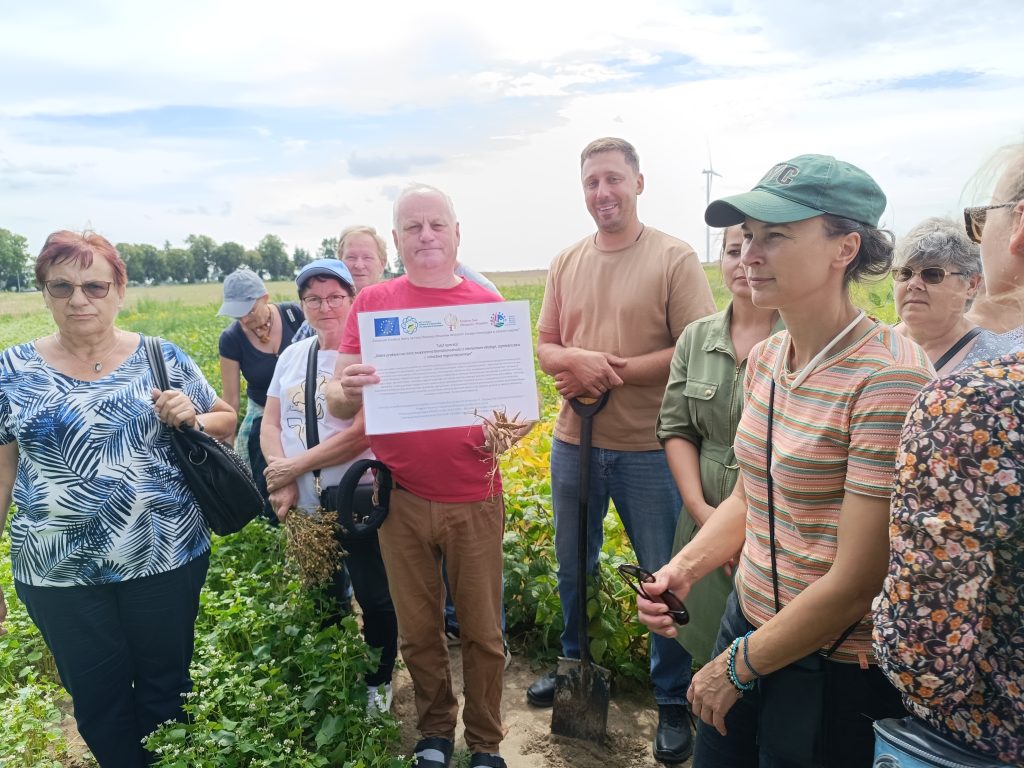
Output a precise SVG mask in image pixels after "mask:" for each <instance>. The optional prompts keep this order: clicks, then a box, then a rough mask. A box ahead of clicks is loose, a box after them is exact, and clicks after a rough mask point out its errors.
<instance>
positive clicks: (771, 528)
mask: <svg viewBox="0 0 1024 768" xmlns="http://www.w3.org/2000/svg"><path fill="white" fill-rule="evenodd" d="M774 417H775V377H774V376H772V388H771V392H770V393H769V394H768V435H767V443H768V449H767V453H768V456H767V460H766V463H765V470H766V472H765V474H766V480H767V483H768V543H769V546H770V550H771V560H772V590H773V592H774V597H775V613H776V614H777V613H778V612H779V611H781V610H782V601H780V600H779V566H778V563H777V560H776V549H775V484H774V482H773V480H772V423H773V422H774V421H775V418H774ZM858 624H860V621H855V622H853V624H851V625H850V626H849V627H847V628H846V631H844V632H843V634H841V635H840V636H839V639H838V640H836V641H835V642H834V643H833V644H832V647H830V648H829V649H828V650H827V651H826V652H825V657H826V658H828V657H829V656H831V655H832V654H833V653H835V652H836V650H837V649H838V648H839V646H840V645H842V644H843V643H844V642H845V641H846V638H848V637H849V636H850V634H851V633H852V632H853V630H855V629H856V628H857V625H858Z"/></svg>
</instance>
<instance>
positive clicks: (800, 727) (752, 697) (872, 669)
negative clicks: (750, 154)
mask: <svg viewBox="0 0 1024 768" xmlns="http://www.w3.org/2000/svg"><path fill="white" fill-rule="evenodd" d="M884 209H885V195H884V194H883V193H882V190H881V189H880V188H879V187H878V185H877V184H876V183H875V181H874V180H873V179H872V178H871V177H870V176H868V175H867V174H866V173H864V171H862V170H860V169H859V168H857V167H855V166H853V165H850V164H849V163H844V162H840V161H837V160H836V159H835V158H832V157H828V156H823V155H802V156H800V157H796V158H793V159H792V160H789V161H787V162H784V163H779V164H778V165H776V166H774V167H773V168H772V169H771V170H769V172H768V173H767V174H766V175H765V176H764V178H763V179H762V180H761V181H760V182H759V183H758V184H757V186H755V187H754V189H753V190H752V191H751V192H747V193H744V194H741V195H735V196H732V197H728V198H725V199H723V200H718V201H715V202H713V203H711V205H710V206H709V207H708V209H707V211H706V212H705V215H704V217H705V220H706V221H707V223H708V224H709V225H711V226H715V227H723V226H732V225H734V224H741V225H742V227H743V235H744V240H745V244H744V247H743V252H742V255H741V262H742V264H743V267H744V269H745V271H746V277H747V283H748V284H749V285H750V288H751V299H752V301H753V303H754V305H755V306H757V307H759V308H761V309H777V310H778V311H779V314H780V315H781V316H782V319H783V321H784V322H785V324H786V330H785V331H783V332H781V333H777V334H775V335H773V336H771V337H770V338H768V339H767V340H765V341H763V342H761V343H759V344H757V345H756V346H755V347H754V349H753V350H752V351H751V353H750V356H749V360H748V363H747V371H746V375H745V378H744V391H745V399H746V402H745V405H744V409H743V415H742V417H741V418H740V423H739V427H738V429H737V432H736V441H735V451H736V459H737V462H738V463H739V465H740V477H739V480H738V481H737V483H736V487H735V488H734V490H733V493H732V494H731V495H730V496H729V498H727V499H726V500H725V501H723V502H722V503H721V504H720V505H719V506H718V508H717V509H716V510H715V513H714V514H713V515H712V516H711V518H710V519H709V520H708V521H707V522H706V523H705V524H704V526H703V527H702V528H701V530H700V531H699V532H698V533H697V535H696V536H695V537H694V538H693V540H692V541H691V542H690V543H689V544H688V545H687V546H686V547H684V548H683V550H682V551H681V552H680V553H679V554H678V555H676V556H675V557H674V558H673V559H672V560H671V561H670V562H669V564H668V565H666V566H665V567H663V568H662V569H660V570H659V571H658V572H657V574H656V579H655V581H654V583H652V584H645V585H644V587H645V589H646V590H647V592H648V593H649V594H651V595H654V596H657V595H658V594H660V593H661V592H662V591H663V590H665V589H671V590H672V591H673V592H674V593H675V594H676V595H677V596H678V597H679V598H680V599H682V600H684V601H685V600H686V597H687V595H688V593H689V590H690V588H691V587H692V586H693V584H694V583H696V582H697V581H698V580H699V579H701V578H702V577H704V576H705V575H707V574H708V573H710V572H711V571H713V570H714V569H715V568H718V567H720V566H721V565H722V564H724V563H726V562H727V561H729V560H730V559H731V558H732V557H734V556H735V554H736V552H738V551H740V550H741V548H742V551H740V557H739V563H738V566H737V571H736V580H735V584H736V586H735V591H734V592H733V594H732V595H730V597H729V600H728V602H727V604H726V609H725V614H724V615H723V617H722V624H721V627H720V631H719V635H718V640H717V642H716V646H715V653H716V655H715V658H713V659H712V660H711V662H709V663H708V664H706V665H705V666H704V667H703V668H702V669H701V670H700V671H699V672H697V674H695V675H694V678H693V683H692V685H691V686H690V691H689V694H688V698H689V700H690V706H691V710H692V712H693V714H694V715H695V716H697V717H699V718H700V720H701V722H700V723H699V724H698V730H697V744H696V752H695V758H694V766H695V768H725V767H726V766H728V768H744V767H746V766H750V767H751V768H754V767H756V766H759V765H762V766H763V765H772V766H812V765H814V766H818V765H825V766H828V768H836V767H841V768H846V767H847V766H849V767H850V768H854V767H856V768H860V767H861V766H864V765H869V764H870V762H871V755H872V751H873V743H874V738H873V734H872V731H871V720H870V719H869V718H877V717H888V716H898V715H901V714H902V713H903V712H904V711H905V710H904V709H903V705H902V702H901V701H900V697H899V696H898V695H897V693H896V691H895V690H894V689H893V688H892V686H890V685H889V683H888V681H887V680H886V679H885V678H884V676H883V675H882V674H881V672H879V670H878V667H877V666H876V664H875V660H874V656H873V655H872V649H871V621H870V609H871V603H872V600H873V599H874V597H875V596H876V595H877V594H878V592H879V590H880V588H881V584H882V579H883V577H884V576H885V569H886V563H887V560H888V553H889V540H888V523H889V497H890V494H891V492H892V478H893V468H894V467H895V461H896V451H897V448H898V444H899V436H900V427H901V426H902V424H903V419H904V417H905V416H906V413H907V411H908V410H909V408H910V405H911V403H912V401H913V399H914V397H915V396H916V394H917V393H918V391H920V389H921V387H922V386H923V385H924V384H925V383H927V382H928V381H929V379H930V378H931V366H930V364H929V362H928V359H927V357H926V356H925V354H924V352H923V351H922V350H921V348H920V347H919V346H917V345H916V344H915V343H914V342H912V341H910V340H909V339H906V338H903V337H902V336H900V335H899V334H896V333H894V332H893V331H892V329H890V328H889V327H888V326H886V325H884V324H883V323H880V322H879V321H877V320H875V319H873V318H870V317H867V316H866V315H865V314H864V313H863V312H862V311H860V310H858V309H857V308H856V307H855V306H854V304H853V302H852V301H851V299H850V292H849V286H850V284H851V283H852V282H854V281H857V280H860V279H864V278H867V277H880V276H882V275H885V274H887V273H888V272H889V270H890V268H891V261H892V239H891V235H889V233H887V232H883V231H882V230H879V229H878V228H877V225H878V220H879V218H880V217H881V215H882V212H883V210H884ZM637 602H638V607H639V613H640V618H641V620H642V621H643V622H644V623H645V624H647V625H648V626H649V627H650V628H651V629H652V630H653V631H656V632H660V633H661V634H663V635H666V636H669V637H671V636H674V635H675V634H676V630H675V628H674V627H673V622H672V620H671V618H669V617H667V616H666V615H665V610H666V607H665V606H664V605H663V604H661V603H658V602H656V601H651V600H645V599H644V598H642V597H639V598H638V600H637ZM826 685H827V691H826ZM815 736H817V738H814V737H815Z"/></svg>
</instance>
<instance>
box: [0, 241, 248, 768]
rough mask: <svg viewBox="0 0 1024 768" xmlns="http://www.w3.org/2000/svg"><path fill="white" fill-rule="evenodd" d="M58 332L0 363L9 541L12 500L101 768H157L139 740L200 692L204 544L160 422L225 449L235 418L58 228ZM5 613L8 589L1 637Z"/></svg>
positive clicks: (33, 593)
mask: <svg viewBox="0 0 1024 768" xmlns="http://www.w3.org/2000/svg"><path fill="white" fill-rule="evenodd" d="M35 273H36V281H37V283H38V285H39V287H40V288H41V289H42V295H43V299H44V301H45V302H46V306H47V308H48V309H49V310H50V312H51V313H52V315H53V319H54V322H55V323H56V325H57V332H56V333H54V334H53V335H51V336H46V337H44V338H41V339H37V340H36V341H33V342H28V343H26V344H19V345H16V346H13V347H10V348H9V349H7V350H5V351H4V352H3V353H2V355H0V534H2V533H3V530H4V524H5V522H6V517H7V510H8V507H9V506H10V503H11V498H12V494H13V499H14V503H15V504H16V505H17V509H18V511H17V514H15V515H14V516H13V518H12V520H11V563H12V571H13V575H14V582H15V589H16V591H17V593H18V597H19V598H21V601H22V602H23V603H24V604H25V607H26V609H27V610H28V613H29V615H30V616H31V618H32V620H33V621H34V622H35V624H36V626H38V627H39V630H40V632H41V633H42V635H43V638H44V639H45V640H46V643H47V645H48V646H49V648H50V650H51V651H52V653H53V657H54V660H55V661H56V663H57V670H58V671H59V672H60V677H61V680H62V681H63V683H64V685H65V686H66V687H67V689H68V692H69V693H70V694H71V698H72V701H73V702H74V706H75V718H76V720H77V722H78V730H79V732H80V733H81V734H82V737H83V738H84V739H85V741H86V744H88V745H89V749H90V750H92V753H93V755H94V756H95V757H96V759H97V760H98V761H99V763H100V765H101V766H103V768H108V767H109V768H135V766H143V765H147V764H149V763H150V762H151V761H152V755H151V754H150V753H148V752H147V751H146V750H144V748H143V747H142V743H141V740H142V739H143V738H144V737H145V736H146V735H147V734H149V733H150V732H152V731H153V730H154V729H155V728H156V727H157V725H159V724H160V723H162V722H164V721H166V720H171V719H175V718H179V717H180V716H181V714H182V709H181V704H182V694H184V693H185V692H186V691H188V690H189V689H190V688H191V679H190V678H189V673H188V668H189V663H190V662H191V659H192V650H193V642H194V634H195V619H196V614H197V612H198V609H199V591H200V589H201V588H202V585H203V582H204V580H205V579H206V570H207V567H208V565H209V551H210V536H209V531H208V530H207V528H206V525H205V523H204V521H203V517H202V514H201V513H200V511H199V507H198V506H197V504H196V501H195V499H194V497H193V496H192V493H191V491H189V489H188V487H187V486H186V485H185V482H184V479H183V477H182V475H181V472H180V470H179V469H178V467H177V466H176V465H175V463H174V460H173V459H172V458H171V453H170V441H169V439H168V437H167V435H166V432H165V431H164V430H162V429H161V428H160V422H163V423H165V424H169V425H170V426H172V427H177V426H181V425H183V424H187V425H189V426H193V427H196V428H198V429H205V430H206V431H208V432H210V433H211V434H212V435H214V436H216V437H218V438H221V439H225V438H229V437H230V436H231V434H232V432H233V431H234V426H235V413H234V411H232V409H231V408H230V406H228V405H227V403H225V402H224V401H223V400H221V399H219V398H218V397H217V396H216V394H215V393H214V391H213V389H212V388H211V387H210V385H209V384H208V383H207V382H206V381H205V379H203V375H202V373H200V371H199V369H198V368H197V367H196V365H195V363H193V362H192V360H191V359H189V357H188V355H186V354H185V353H184V352H182V351H181V350H180V349H178V348H177V347H176V346H174V345H173V344H170V343H168V342H164V344H163V354H164V359H165V361H166V363H167V368H168V372H169V376H170V381H171V386H172V389H168V390H166V391H163V392H161V391H160V390H159V389H156V388H155V387H154V382H153V377H152V374H151V372H150V369H149V364H148V362H147V358H146V353H145V349H144V347H143V345H142V343H141V342H142V339H141V337H140V336H139V334H137V333H128V332H126V331H121V330H119V329H118V328H117V327H116V326H115V325H114V320H115V318H116V316H117V312H118V310H119V309H120V307H121V305H122V303H123V301H124V295H125V282H126V272H125V265H124V262H123V261H121V259H120V257H119V256H118V254H117V251H116V249H115V248H114V247H113V246H112V245H111V244H110V242H109V241H107V240H106V239H105V238H103V237H101V236H99V235H96V234H94V233H83V234H78V233H74V232H66V231H62V232H55V233H53V234H52V235H50V236H49V237H48V238H47V240H46V243H45V245H44V246H43V249H42V252H41V253H40V254H39V258H38V259H37V260H36V266H35ZM6 615H7V605H6V603H5V601H4V596H3V594H2V592H0V630H2V626H3V622H4V619H5V618H6Z"/></svg>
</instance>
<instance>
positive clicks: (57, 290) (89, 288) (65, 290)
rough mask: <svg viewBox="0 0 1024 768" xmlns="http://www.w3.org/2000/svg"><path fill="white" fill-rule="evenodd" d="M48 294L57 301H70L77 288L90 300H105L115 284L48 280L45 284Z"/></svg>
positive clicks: (96, 281) (95, 281)
mask: <svg viewBox="0 0 1024 768" xmlns="http://www.w3.org/2000/svg"><path fill="white" fill-rule="evenodd" d="M43 285H44V286H45V287H46V292H47V293H48V294H50V295H51V296H53V298H55V299H70V298H71V294H73V293H74V292H75V288H81V289H82V293H84V294H85V295H86V296H87V297H88V298H90V299H105V298H106V297H107V294H108V293H110V286H111V285H113V283H110V282H105V281H103V280H90V281H89V282H87V283H70V282H68V281H67V280H47V281H46V282H44V283H43Z"/></svg>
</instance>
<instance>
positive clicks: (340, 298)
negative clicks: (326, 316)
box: [302, 293, 351, 309]
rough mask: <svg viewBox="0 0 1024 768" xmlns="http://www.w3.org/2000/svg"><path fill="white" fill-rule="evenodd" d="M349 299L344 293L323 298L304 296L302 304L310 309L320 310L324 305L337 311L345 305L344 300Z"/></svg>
mask: <svg viewBox="0 0 1024 768" xmlns="http://www.w3.org/2000/svg"><path fill="white" fill-rule="evenodd" d="M349 298H351V297H350V296H348V295H347V294H344V293H332V294H331V295H330V296H324V297H323V298H321V297H320V296H306V297H305V298H303V299H302V303H303V304H305V305H306V306H307V307H309V308H310V309H320V307H321V306H323V304H324V303H326V304H327V306H328V307H330V308H331V309H337V308H338V307H340V306H341V305H342V304H344V303H345V299H349Z"/></svg>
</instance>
